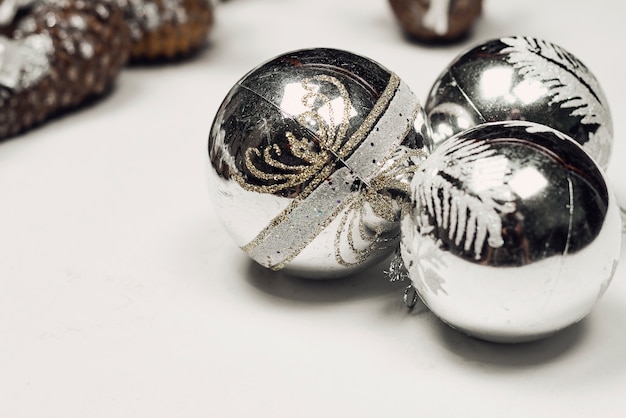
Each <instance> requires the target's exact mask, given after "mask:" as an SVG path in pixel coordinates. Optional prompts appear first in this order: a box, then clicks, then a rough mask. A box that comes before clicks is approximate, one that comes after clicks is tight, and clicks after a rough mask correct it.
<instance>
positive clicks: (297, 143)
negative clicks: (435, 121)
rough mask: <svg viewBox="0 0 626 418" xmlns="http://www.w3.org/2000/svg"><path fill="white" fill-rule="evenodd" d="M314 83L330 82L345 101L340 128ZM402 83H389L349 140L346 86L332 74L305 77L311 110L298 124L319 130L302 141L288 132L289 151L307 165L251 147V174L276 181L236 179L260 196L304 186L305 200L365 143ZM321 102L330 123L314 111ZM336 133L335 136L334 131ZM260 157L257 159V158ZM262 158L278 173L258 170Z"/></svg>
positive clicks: (393, 77) (276, 149) (275, 151)
mask: <svg viewBox="0 0 626 418" xmlns="http://www.w3.org/2000/svg"><path fill="white" fill-rule="evenodd" d="M313 81H317V82H326V83H330V84H332V85H333V86H335V87H336V88H337V90H338V91H339V96H340V97H341V99H342V100H341V102H342V104H343V109H342V112H341V113H342V120H341V122H340V124H339V126H338V128H339V129H338V130H337V125H336V123H335V120H334V119H335V115H334V112H333V111H332V104H331V100H330V99H329V98H328V96H326V95H324V94H322V93H320V92H319V91H316V89H315V85H314V84H313V83H312V82H313ZM399 83H400V79H399V78H398V77H397V76H396V75H395V74H392V75H391V77H390V80H389V84H388V85H387V87H386V88H385V91H384V92H383V94H382V95H381V97H380V98H379V100H378V101H377V102H376V104H375V105H374V108H373V109H372V111H371V112H370V113H369V114H368V115H367V117H366V118H365V120H364V121H363V123H362V124H361V126H360V127H359V128H358V129H357V131H356V132H355V133H354V134H353V135H352V136H351V137H350V138H349V139H348V140H347V141H345V142H344V140H345V136H346V133H347V131H348V128H349V123H350V111H351V109H352V101H351V100H350V95H349V94H348V90H347V89H346V87H345V86H344V85H343V84H342V83H341V81H339V80H338V79H337V78H335V77H332V76H329V75H324V74H320V75H316V76H314V77H312V78H305V79H303V80H302V81H301V85H302V87H303V89H304V90H306V91H307V94H305V95H304V96H303V97H302V99H301V101H302V104H303V105H304V106H305V107H307V108H308V109H309V110H308V111H306V112H304V113H302V114H301V115H299V116H297V117H296V121H297V122H298V123H299V124H300V125H302V126H307V125H309V123H308V121H311V120H313V121H315V122H316V126H317V127H318V129H317V131H315V132H313V134H314V137H313V138H310V139H309V138H301V139H298V138H296V136H295V135H294V134H293V132H286V134H285V136H286V138H287V143H288V147H289V152H290V153H291V154H292V155H293V156H294V157H297V158H298V159H300V160H302V161H303V162H304V163H305V164H296V165H288V164H284V163H282V162H280V161H279V160H277V159H276V158H275V156H276V157H280V156H282V155H283V154H284V153H285V152H286V151H284V150H282V149H280V147H279V146H278V145H277V144H272V145H268V146H267V147H265V148H264V149H263V150H260V149H258V148H250V149H247V150H246V154H245V159H244V164H245V167H246V169H247V170H248V171H249V172H250V174H251V175H252V176H254V177H256V178H257V179H260V180H265V181H271V182H275V184H270V185H256V184H250V182H249V181H248V179H246V178H245V177H243V176H242V175H241V174H239V173H234V174H233V178H234V180H235V181H236V182H237V183H238V184H239V185H240V186H241V187H242V188H243V189H245V190H249V191H253V192H257V193H271V194H274V193H280V192H283V191H285V190H287V189H290V188H295V187H298V186H303V185H304V184H308V185H307V186H306V187H304V188H302V190H301V191H300V193H299V194H298V196H299V197H301V198H303V199H304V198H306V196H307V195H308V194H309V193H310V192H311V191H312V190H313V189H315V188H316V187H317V186H318V185H319V183H320V182H321V181H324V180H325V179H326V178H327V177H328V174H330V173H326V171H327V170H324V168H325V167H328V166H329V165H332V162H334V161H342V160H344V159H345V158H347V157H348V156H349V155H350V154H352V152H353V151H354V149H355V148H356V147H357V146H358V145H359V144H360V143H361V142H362V141H363V138H364V137H365V136H366V135H367V134H368V132H369V131H371V129H372V126H373V125H374V123H375V122H376V120H378V118H379V117H380V115H381V114H382V112H383V111H384V110H385V108H386V106H387V105H388V103H389V101H390V100H391V98H392V97H393V94H394V92H395V90H396V89H397V87H398V85H399ZM318 100H319V101H321V102H322V103H324V105H326V106H327V108H328V109H331V110H330V111H329V112H328V113H329V115H328V120H326V119H324V118H323V117H322V115H320V114H319V111H318V110H315V109H313V104H314V103H315V102H316V101H318ZM335 131H337V132H336V134H334V132H335ZM255 157H256V158H255ZM257 159H261V160H262V162H263V163H265V164H266V165H268V166H269V167H272V168H274V169H276V171H272V172H265V171H263V170H260V169H259V168H257V165H256V164H255V161H256V160H257Z"/></svg>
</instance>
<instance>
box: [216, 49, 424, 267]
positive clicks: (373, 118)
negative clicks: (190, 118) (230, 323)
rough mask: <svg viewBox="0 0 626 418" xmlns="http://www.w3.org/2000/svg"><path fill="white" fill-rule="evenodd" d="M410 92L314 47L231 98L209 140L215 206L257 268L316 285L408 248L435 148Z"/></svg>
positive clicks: (352, 59) (243, 84)
mask: <svg viewBox="0 0 626 418" xmlns="http://www.w3.org/2000/svg"><path fill="white" fill-rule="evenodd" d="M425 119H426V115H425V113H424V111H423V108H422V106H421V104H420V103H419V101H418V99H417V98H416V96H415V95H414V93H413V92H412V91H411V89H410V88H409V87H408V86H407V85H406V84H405V83H404V82H403V81H402V80H400V79H399V78H398V76H397V75H396V74H394V73H392V72H391V71H389V70H387V69H386V68H384V67H383V66H381V65H380V64H378V63H376V62H375V61H373V60H371V59H369V58H366V57H362V56H359V55H356V54H353V53H350V52H347V51H341V50H336V49H324V48H317V49H305V50H298V51H293V52H289V53H286V54H283V55H281V56H278V57H276V58H274V59H271V60H269V61H268V62H265V63H263V64H261V65H259V66H257V67H256V68H254V69H253V70H251V71H250V72H249V73H248V74H246V75H245V76H244V77H243V78H242V79H241V80H239V81H238V82H237V83H236V84H235V86H233V87H232V89H231V90H230V91H229V92H228V94H227V96H226V98H225V99H224V101H223V102H222V104H221V106H220V108H219V109H218V111H217V114H216V116H215V119H214V121H213V124H212V127H211V132H210V136H209V144H208V151H209V158H210V162H209V180H210V185H211V193H212V197H213V201H214V203H215V208H216V210H217V213H218V215H219V217H220V218H221V220H222V222H223V224H224V225H225V227H226V229H227V230H228V231H229V232H230V234H231V235H232V237H233V238H234V240H235V242H236V243H237V244H238V245H239V246H240V247H241V248H242V249H243V250H244V251H245V252H246V253H247V254H248V255H249V256H250V257H251V258H252V259H254V260H255V261H257V262H258V263H259V264H261V265H263V266H265V267H268V268H271V269H275V270H279V269H284V270H285V271H287V272H288V273H290V274H294V275H300V276H307V277H313V278H325V277H337V276H343V275H347V274H350V273H354V272H356V271H358V270H361V269H364V268H366V267H368V266H371V265H372V264H373V263H376V262H378V261H381V260H382V259H383V258H385V257H386V256H388V255H389V254H390V253H391V252H393V250H394V247H395V246H397V243H398V241H399V236H400V232H399V216H400V203H399V202H400V201H401V200H402V199H403V198H405V196H406V193H407V192H408V188H409V182H410V176H411V173H412V170H411V167H412V166H414V165H415V164H416V163H417V162H419V161H421V160H422V159H423V158H424V156H425V155H426V154H427V153H428V152H429V150H430V148H431V142H430V136H429V132H428V127H427V124H426V122H425Z"/></svg>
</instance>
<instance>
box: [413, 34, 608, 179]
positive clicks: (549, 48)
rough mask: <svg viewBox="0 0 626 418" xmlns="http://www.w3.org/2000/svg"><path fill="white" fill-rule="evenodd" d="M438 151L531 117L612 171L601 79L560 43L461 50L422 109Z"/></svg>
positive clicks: (517, 39)
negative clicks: (467, 133) (469, 132)
mask: <svg viewBox="0 0 626 418" xmlns="http://www.w3.org/2000/svg"><path fill="white" fill-rule="evenodd" d="M424 108H425V110H426V113H427V115H428V119H429V121H430V124H431V126H432V129H433V141H434V143H435V146H436V145H437V144H439V143H441V142H442V141H444V140H445V139H447V138H449V137H451V136H452V135H454V134H456V133H458V132H461V131H463V130H465V129H468V128H470V127H472V126H476V125H478V124H481V123H485V122H497V121H504V120H526V121H531V122H537V123H540V124H543V125H546V126H549V127H551V128H554V129H556V130H558V131H561V132H563V133H565V134H566V135H568V136H570V137H571V138H573V139H574V140H575V141H576V142H578V143H579V144H580V145H582V146H583V148H584V149H585V151H587V152H588V153H589V154H590V155H591V156H592V157H593V158H594V159H595V160H596V162H597V163H598V164H599V165H600V167H602V168H603V169H606V167H607V165H608V162H609V158H610V155H611V149H612V143H613V125H612V119H611V113H610V110H609V106H608V103H607V99H606V96H605V95H604V92H603V91H602V88H601V87H600V84H599V83H598V80H597V79H596V77H595V76H594V75H593V73H592V72H591V71H590V70H589V68H588V67H587V66H585V65H584V64H583V63H582V62H581V61H580V60H579V59H578V58H577V57H575V56H574V55H573V54H571V53H570V52H568V51H566V50H565V49H564V48H562V47H560V46H558V45H555V44H554V43H551V42H548V41H545V40H541V39H537V38H532V37H525V36H511V37H503V38H499V39H493V40H490V41H487V42H485V43H482V44H480V45H478V46H475V47H472V48H471V49H469V50H467V51H465V52H463V53H461V54H460V55H459V56H458V57H456V58H455V59H454V60H453V61H452V62H451V63H450V64H449V66H448V67H447V68H446V69H445V70H444V71H443V72H442V73H441V75H440V76H439V77H438V79H437V80H436V81H435V83H434V84H433V86H432V88H431V90H430V93H429V95H428V99H427V101H426V104H425V106H424Z"/></svg>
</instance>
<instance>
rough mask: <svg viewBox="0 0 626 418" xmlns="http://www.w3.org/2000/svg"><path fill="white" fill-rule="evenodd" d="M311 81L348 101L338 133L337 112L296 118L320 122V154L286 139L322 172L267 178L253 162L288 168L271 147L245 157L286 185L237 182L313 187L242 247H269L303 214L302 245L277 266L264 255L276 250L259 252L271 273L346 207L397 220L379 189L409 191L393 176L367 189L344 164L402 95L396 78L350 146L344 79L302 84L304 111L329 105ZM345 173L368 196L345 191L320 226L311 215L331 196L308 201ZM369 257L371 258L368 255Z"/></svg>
mask: <svg viewBox="0 0 626 418" xmlns="http://www.w3.org/2000/svg"><path fill="white" fill-rule="evenodd" d="M310 80H316V81H323V82H328V83H331V84H333V85H334V86H335V87H337V88H338V89H339V91H340V94H341V98H342V100H343V105H344V109H343V113H342V115H343V117H342V121H341V122H340V124H339V126H338V127H339V129H336V128H337V125H336V124H335V121H334V118H333V116H332V113H333V112H330V113H331V116H330V117H329V118H328V120H326V119H323V118H322V117H321V115H319V113H318V112H316V111H313V110H310V111H309V112H305V113H303V114H302V115H300V117H298V118H297V120H298V122H299V123H301V124H303V125H304V124H305V123H306V122H305V121H306V120H311V119H313V120H315V121H318V123H317V126H318V130H317V131H316V132H314V134H315V135H317V136H316V139H317V140H318V142H317V143H318V144H319V151H316V150H313V151H312V150H311V148H310V147H307V148H304V146H303V145H304V142H303V141H305V140H304V139H302V140H298V139H297V138H296V137H295V135H293V133H289V134H287V140H288V143H289V144H290V145H291V146H293V145H296V146H298V145H300V146H301V147H300V148H298V147H296V148H297V149H296V150H293V149H291V150H290V152H292V153H294V152H295V153H298V155H299V156H302V157H304V158H301V159H302V160H303V161H304V162H309V161H310V164H311V165H313V166H315V167H316V168H317V167H319V168H317V169H318V172H317V173H316V174H314V175H313V178H311V177H310V176H311V172H310V171H308V169H307V168H306V167H305V166H304V164H302V165H297V166H289V168H290V169H293V168H294V167H296V170H293V171H296V173H295V176H294V173H279V174H270V173H263V172H262V171H261V170H259V169H258V167H257V166H256V165H255V164H254V158H262V159H263V160H264V161H263V162H264V163H266V164H268V165H269V166H271V167H275V168H277V169H284V166H281V164H282V163H278V164H276V163H277V162H278V161H275V160H276V158H274V156H280V155H281V154H280V153H282V152H283V151H284V150H281V149H279V148H278V147H274V146H271V147H266V148H265V149H263V150H259V149H255V150H251V151H250V152H249V153H247V154H246V167H247V168H248V170H249V171H250V172H251V173H252V174H253V175H255V176H257V175H258V176H271V180H277V181H283V182H284V183H282V184H278V185H271V186H269V187H266V186H256V185H250V184H249V183H247V182H245V179H243V178H242V177H239V179H237V180H238V183H239V184H240V185H241V186H242V187H243V188H245V189H247V190H252V191H255V192H276V191H277V190H280V188H279V187H287V186H284V184H289V185H290V186H293V185H296V184H297V185H302V184H303V183H305V182H308V184H307V185H306V186H305V187H303V189H302V190H301V191H300V193H299V194H298V195H297V196H296V198H294V199H293V200H292V202H291V203H290V204H289V206H288V207H287V208H285V210H283V212H281V213H280V214H279V215H278V216H276V217H275V218H274V219H272V221H271V222H270V223H269V224H268V226H267V227H266V228H265V229H264V230H263V231H261V232H260V233H259V234H258V235H257V236H256V237H255V238H254V239H253V240H252V241H251V242H250V243H248V244H247V245H245V246H243V247H242V249H243V250H244V251H246V252H251V251H253V250H254V249H255V248H256V247H257V246H259V244H261V243H263V242H265V241H266V239H268V238H271V237H272V235H273V234H277V231H276V228H277V227H279V226H280V225H281V224H283V222H288V223H294V222H298V221H296V220H294V219H291V218H292V217H293V216H292V212H293V211H294V210H296V209H298V211H299V214H298V215H297V216H296V219H303V224H302V225H300V224H298V225H295V224H294V225H293V226H292V227H297V228H298V229H299V231H298V232H297V235H296V236H297V238H299V239H300V240H299V241H298V242H297V244H294V245H289V246H288V247H287V248H284V247H276V249H277V250H283V251H285V250H286V251H285V254H281V256H280V257H281V260H282V261H279V262H272V261H271V256H270V254H267V256H264V255H263V254H264V252H265V251H271V250H273V249H274V247H272V245H271V243H265V244H264V247H263V249H262V250H261V251H257V254H256V255H257V257H256V258H255V259H257V261H259V262H261V263H262V264H264V265H268V266H269V267H270V268H272V269H274V270H279V269H281V268H283V267H285V266H286V265H287V264H288V263H289V262H290V261H291V260H292V259H293V258H294V257H296V256H297V255H298V254H299V253H300V252H301V251H302V250H303V249H304V248H305V247H306V246H307V245H308V244H309V243H310V242H311V241H312V240H313V239H315V237H317V236H318V235H319V234H320V233H321V231H322V230H323V229H325V228H326V227H327V226H328V225H329V224H330V223H331V222H332V221H333V220H334V219H335V218H336V217H337V216H338V215H339V214H340V213H341V212H342V211H344V210H345V209H346V208H351V207H362V206H363V202H364V201H367V202H368V203H370V205H372V209H373V211H374V213H375V214H376V215H377V216H381V215H382V216H381V217H383V218H384V219H392V218H394V216H395V214H394V212H393V204H392V202H391V196H388V197H387V198H386V199H387V201H386V200H385V199H384V198H383V197H382V196H375V195H376V194H377V192H378V190H380V189H381V188H386V189H392V188H394V187H395V188H402V189H404V188H406V187H405V186H400V185H399V183H398V182H397V181H392V179H391V177H390V178H388V179H386V180H384V181H383V180H382V179H378V178H377V177H374V178H373V179H372V184H373V185H374V187H371V185H370V186H369V187H368V185H367V184H366V183H365V182H364V178H363V177H359V176H358V173H354V172H353V171H352V170H351V169H350V167H349V165H348V164H346V161H345V159H346V158H347V157H348V156H349V155H351V154H352V153H353V152H354V151H355V149H357V147H358V146H360V145H361V144H362V142H363V140H364V139H365V138H366V137H367V136H368V135H369V133H370V132H371V131H372V129H373V127H374V125H375V124H376V123H377V121H378V120H379V119H380V116H381V115H382V114H383V113H384V112H385V110H386V109H388V107H389V104H390V102H391V100H392V99H393V97H394V96H395V94H396V91H397V90H398V87H399V85H400V80H399V78H398V77H397V76H396V75H395V74H391V76H390V80H389V83H388V85H387V87H386V88H385V90H384V92H383V93H382V94H381V96H380V98H379V99H378V101H377V102H376V103H375V105H374V107H373V108H372V110H371V112H370V113H369V114H368V115H367V116H366V118H365V120H364V121H363V123H362V124H361V125H360V126H359V128H358V129H357V130H356V131H355V133H354V134H353V135H352V136H351V137H350V138H349V139H348V141H346V142H345V143H344V142H343V140H344V138H345V135H346V132H347V129H348V119H349V116H350V114H349V112H350V111H351V109H352V105H351V101H350V98H349V96H348V93H347V90H346V89H345V87H343V85H342V84H341V83H340V82H339V80H337V79H335V78H334V77H331V76H326V75H320V76H316V77H313V78H311V79H306V80H303V82H302V83H303V84H302V85H303V87H304V88H305V89H306V90H307V91H308V93H307V94H306V95H305V96H304V97H303V104H304V105H305V106H307V105H308V104H312V102H313V101H314V100H322V101H324V100H328V98H327V97H326V96H324V95H321V94H320V93H319V92H318V91H315V90H314V89H313V88H312V87H311V84H310ZM411 94H412V93H411ZM307 107H309V109H310V106H307ZM419 109H421V108H420V107H419V105H418V106H417V107H416V109H415V110H414V113H415V115H416V114H417V111H418V110H419ZM415 115H414V116H415ZM414 119H415V118H414V117H413V119H407V122H412V121H414ZM324 121H325V122H327V125H326V126H325V125H324V123H319V122H324ZM407 125H408V126H406V127H405V131H404V132H403V134H402V136H398V135H396V138H395V140H396V141H397V143H394V144H390V145H393V148H392V149H391V150H390V151H389V155H388V156H387V157H390V156H391V154H393V153H394V152H396V150H397V147H398V145H399V144H400V142H401V141H402V140H403V139H404V137H405V136H406V134H407V133H408V130H409V129H410V128H411V126H412V124H409V123H407ZM335 130H337V134H335V135H331V133H332V132H334V131H335ZM307 145H308V141H307ZM320 155H322V157H320ZM322 160H324V164H323V165H321V166H318V165H316V164H320V162H321V161H322ZM337 161H341V162H342V163H343V165H344V167H342V168H341V169H339V170H337V171H335V165H334V164H331V162H337ZM400 164H401V162H398V163H396V164H394V165H392V167H394V168H397V167H398V166H399V165H400ZM297 170H300V171H299V172H298V171H297ZM386 171H388V170H386ZM333 172H334V173H333ZM342 174H343V175H344V176H346V175H351V176H352V177H353V178H354V179H355V180H358V181H361V182H362V183H363V185H364V186H365V187H366V188H365V193H364V192H363V191H356V192H350V191H349V190H346V192H347V193H346V194H345V195H343V194H341V195H340V197H341V198H340V199H338V200H337V204H336V205H334V207H332V209H330V208H327V209H330V210H327V211H326V213H324V214H323V216H324V219H320V220H319V221H317V220H315V219H309V214H310V215H311V216H310V217H311V218H314V213H315V211H316V209H315V207H316V203H315V202H320V201H321V200H322V199H326V198H328V196H326V194H325V193H326V192H324V191H316V195H315V201H311V200H310V199H309V200H308V201H306V202H305V200H306V199H307V197H309V196H310V195H311V193H312V192H313V191H315V190H316V188H317V187H318V186H319V185H320V184H321V183H322V182H323V181H324V180H326V179H328V178H329V177H330V176H331V175H333V177H335V176H338V177H339V178H341V175H342ZM361 174H362V173H361ZM366 177H367V176H366ZM260 178H262V179H270V177H260ZM298 180H299V182H298ZM370 190H371V191H370ZM368 193H369V197H368V198H366V197H364V195H365V194H368ZM303 202H304V203H305V204H307V206H306V207H303V208H302V209H299V207H300V204H301V203H303ZM357 202H358V205H357ZM372 202H375V203H373V204H372ZM326 203H328V202H326ZM303 215H306V216H303ZM305 218H306V221H304V219H305ZM285 226H287V227H288V226H289V225H287V224H285ZM359 228H360V230H361V234H363V236H364V237H369V235H370V232H369V231H368V230H367V228H366V227H365V226H364V225H363V226H361V225H359ZM302 230H304V231H302ZM383 233H384V231H383V230H382V229H381V230H378V229H377V230H375V231H374V236H375V238H374V241H377V240H378V238H379V237H380V236H382V235H383ZM349 239H350V240H351V241H352V244H351V248H354V249H356V245H355V244H354V237H350V238H349ZM268 247H270V248H268ZM337 251H338V250H337ZM369 251H370V250H368V252H369ZM277 252H279V251H277ZM259 257H266V258H267V260H268V261H267V262H264V260H259ZM339 257H340V256H339ZM364 257H366V255H365V256H364ZM277 261H278V260H277ZM342 264H344V265H347V264H346V263H342Z"/></svg>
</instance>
